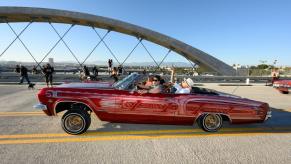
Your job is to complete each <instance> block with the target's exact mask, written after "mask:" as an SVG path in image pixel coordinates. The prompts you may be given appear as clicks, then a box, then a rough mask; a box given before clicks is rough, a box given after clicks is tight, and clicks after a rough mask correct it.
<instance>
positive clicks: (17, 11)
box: [0, 7, 235, 76]
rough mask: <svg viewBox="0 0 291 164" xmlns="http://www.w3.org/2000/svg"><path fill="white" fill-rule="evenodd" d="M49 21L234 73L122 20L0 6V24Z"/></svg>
mask: <svg viewBox="0 0 291 164" xmlns="http://www.w3.org/2000/svg"><path fill="white" fill-rule="evenodd" d="M6 22H51V23H64V24H77V25H83V26H89V27H97V28H102V29H107V30H110V31H116V32H120V33H123V34H127V35H131V36H135V37H138V38H141V39H144V40H147V41H150V42H153V43H155V44H158V45H161V46H163V47H166V48H168V49H170V50H172V51H174V52H176V53H178V54H179V55H182V56H183V57H185V58H186V59H188V60H190V61H192V62H194V63H196V64H198V65H199V66H201V67H205V68H207V69H209V70H211V71H214V72H217V73H219V74H221V75H228V76H231V75H234V74H235V70H234V69H233V68H232V67H231V66H229V65H227V64H225V63H224V62H222V61H220V60H218V59H216V58H214V57H213V56H211V55H209V54H207V53H205V52H203V51H201V50H199V49H196V48H194V47H192V46H190V45H188V44H186V43H183V42H181V41H179V40H176V39H174V38H171V37H169V36H166V35H164V34H161V33H158V32H155V31H152V30H149V29H146V28H143V27H140V26H137V25H133V24H130V23H126V22H123V21H119V20H115V19H111V18H106V17H102V16H96V15H91V14H86V13H80V12H73V11H66V10H56V9H46V8H31V7H0V23H6Z"/></svg>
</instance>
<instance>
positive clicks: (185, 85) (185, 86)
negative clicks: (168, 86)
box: [173, 78, 194, 94]
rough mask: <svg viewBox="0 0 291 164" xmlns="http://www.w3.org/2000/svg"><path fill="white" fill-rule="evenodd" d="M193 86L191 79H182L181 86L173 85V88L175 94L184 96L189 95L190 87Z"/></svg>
mask: <svg viewBox="0 0 291 164" xmlns="http://www.w3.org/2000/svg"><path fill="white" fill-rule="evenodd" d="M193 85H194V82H193V80H192V79H190V78H188V79H184V80H183V81H182V83H181V85H179V84H177V83H175V84H174V85H173V87H175V89H176V91H175V93H178V94H181V93H182V94H185V93H190V92H191V90H192V86H193Z"/></svg>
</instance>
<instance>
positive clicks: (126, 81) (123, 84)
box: [112, 73, 141, 90]
mask: <svg viewBox="0 0 291 164" xmlns="http://www.w3.org/2000/svg"><path fill="white" fill-rule="evenodd" d="M140 76H141V75H140V74H138V73H131V74H130V75H129V76H127V77H125V78H123V79H122V80H120V81H118V82H116V83H114V84H113V85H112V86H113V87H114V88H115V89H118V90H126V89H127V88H128V87H129V86H130V85H131V84H133V82H134V81H137V79H139V77H140Z"/></svg>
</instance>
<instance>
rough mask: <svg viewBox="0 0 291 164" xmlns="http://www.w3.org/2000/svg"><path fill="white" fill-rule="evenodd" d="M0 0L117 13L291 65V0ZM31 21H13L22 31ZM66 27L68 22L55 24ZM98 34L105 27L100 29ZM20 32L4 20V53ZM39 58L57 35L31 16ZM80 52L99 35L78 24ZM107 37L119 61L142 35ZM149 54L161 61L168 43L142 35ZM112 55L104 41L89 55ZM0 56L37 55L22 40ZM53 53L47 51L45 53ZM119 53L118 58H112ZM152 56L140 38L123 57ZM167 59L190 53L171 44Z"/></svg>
mask: <svg viewBox="0 0 291 164" xmlns="http://www.w3.org/2000/svg"><path fill="white" fill-rule="evenodd" d="M0 6H24V7H43V8H52V9H62V10H70V11H78V12H84V13H89V14H94V15H98V16H104V17H108V18H114V19H118V20H121V21H125V22H128V23H132V24H135V25H138V26H142V27H145V28H148V29H151V30H154V31H157V32H160V33H162V34H165V35H168V36H170V37H173V38H175V39H178V40H180V41H182V42H184V43H187V44H189V45H191V46H193V47H195V48H197V49H200V50H202V51H204V52H206V53H208V54H210V55H212V56H214V57H215V58H218V59H219V60H222V61H223V62H225V63H227V64H229V65H233V64H240V65H257V64H260V63H263V62H265V63H267V64H272V63H273V62H274V61H275V60H277V65H287V66H291V10H290V9H291V1H289V0H122V1H121V0H49V1H48V0H47V1H44V0H25V1H20V0H9V1H8V0H7V1H4V0H0ZM26 25H27V23H11V26H12V27H13V28H14V29H15V31H16V32H17V33H19V32H20V31H21V30H22V29H23V28H24V27H25V26H26ZM53 25H54V26H55V27H56V29H57V30H58V31H59V32H60V34H63V33H64V32H65V31H66V30H67V29H68V28H69V27H70V25H66V24H53ZM97 31H98V33H100V35H104V34H105V33H106V30H103V29H97ZM14 37H15V35H14V34H13V32H12V31H11V30H10V29H9V26H7V24H0V54H1V53H2V52H3V51H4V49H5V48H6V47H7V46H8V45H9V43H10V42H11V41H12V40H13V39H14ZM20 38H21V39H22V41H23V42H24V43H25V44H26V46H27V47H28V48H29V50H31V53H32V54H33V55H34V56H35V57H36V59H37V60H38V61H40V60H41V59H42V57H43V56H44V55H45V54H46V53H47V52H48V51H49V49H50V48H51V47H52V46H53V45H54V43H55V42H56V41H57V40H58V36H57V34H56V33H54V31H53V29H52V28H51V27H50V26H49V25H48V24H45V23H33V24H32V25H31V26H29V28H28V29H27V31H25V32H24V33H23V35H21V37H20ZM64 40H65V41H66V43H67V44H68V46H69V47H70V48H71V50H72V51H73V53H74V54H75V55H76V56H77V57H78V60H80V61H84V60H85V58H86V56H87V55H88V54H89V53H90V51H91V50H92V49H93V47H94V46H95V45H96V44H97V43H98V42H99V39H98V37H97V35H96V34H95V33H94V31H93V30H92V29H91V28H88V27H84V26H74V27H73V28H72V30H71V31H70V32H69V33H68V35H67V36H66V37H65V38H64ZM105 42H106V43H107V44H108V45H109V47H110V48H111V50H112V51H113V52H114V54H115V55H116V56H117V57H118V60H120V61H121V62H122V61H123V60H124V59H125V58H126V56H127V55H128V54H129V53H130V51H131V50H132V49H133V47H134V46H135V45H136V44H137V39H136V38H134V37H132V36H128V35H124V34H120V33H116V32H110V33H109V34H108V37H106V38H105ZM143 43H144V45H145V46H146V47H147V48H148V50H149V52H150V53H151V55H152V56H153V57H154V58H155V59H156V60H157V61H160V60H162V58H163V57H164V55H166V54H167V52H168V49H166V48H164V47H161V46H159V45H156V44H153V43H151V42H147V41H144V42H143ZM49 57H53V58H54V59H55V61H74V58H73V56H72V55H71V54H70V52H69V50H68V49H67V48H66V47H65V45H64V44H63V43H60V44H59V45H58V46H57V47H56V49H54V50H53V52H52V53H51V54H50V55H49ZM108 58H113V57H112V56H111V54H110V53H109V52H108V50H107V49H106V47H105V46H104V45H103V44H100V46H99V47H97V49H96V50H95V51H94V52H93V53H92V55H91V56H90V57H89V58H88V61H106V60H107V59H108ZM1 60H6V61H7V60H17V61H33V59H32V58H31V56H29V54H28V53H27V51H26V50H25V49H24V48H23V46H22V45H21V43H20V41H18V40H17V41H16V42H15V43H14V44H13V45H12V46H11V47H10V48H9V49H8V50H7V52H5V54H4V55H3V56H1V57H0V61H1ZM45 60H46V61H47V59H45ZM114 60H115V59H114ZM144 61H148V62H152V61H153V60H152V59H151V57H150V56H149V55H147V52H146V51H145V50H144V49H143V47H142V46H141V45H139V46H138V47H137V49H136V50H135V51H134V53H132V55H131V56H130V57H129V58H128V60H127V61H126V62H125V63H127V62H144ZM165 61H166V62H172V61H181V62H185V61H187V60H186V59H185V58H183V57H181V56H180V55H178V54H176V53H174V52H171V53H170V55H169V57H168V58H166V60H165Z"/></svg>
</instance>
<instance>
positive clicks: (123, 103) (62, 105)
mask: <svg viewBox="0 0 291 164" xmlns="http://www.w3.org/2000/svg"><path fill="white" fill-rule="evenodd" d="M141 79H142V75H140V74H137V73H133V74H131V75H129V76H127V77H126V78H124V79H122V80H121V81H119V82H117V83H114V84H110V83H69V84H62V85H59V86H57V87H54V88H43V89H41V90H40V91H39V93H38V98H39V102H40V103H39V104H37V105H35V106H34V107H35V108H36V109H41V110H43V111H44V112H45V113H46V114H47V115H48V116H56V115H57V113H59V112H63V111H66V112H65V114H63V116H62V122H61V124H62V128H63V129H64V131H65V132H67V133H69V134H81V133H84V132H85V131H86V130H87V129H88V128H89V126H90V124H91V117H90V114H91V113H92V112H93V113H95V114H96V115H97V117H98V118H99V119H100V120H102V121H109V122H124V123H150V124H180V125H187V124H188V125H193V124H194V123H197V124H198V125H199V126H200V127H201V128H202V129H203V130H204V131H207V132H215V131H218V130H219V129H220V128H221V127H222V124H223V121H229V122H230V123H234V124H238V123H258V122H264V121H265V120H267V119H268V118H269V117H271V111H270V109H269V105H268V104H267V103H264V102H259V101H254V100H249V99H245V98H240V97H238V96H234V95H230V94H225V93H221V92H217V91H214V90H208V89H202V88H193V89H192V93H190V94H175V93H157V94H153V93H145V94H140V93H138V92H137V87H136V84H137V82H138V81H139V80H141Z"/></svg>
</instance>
